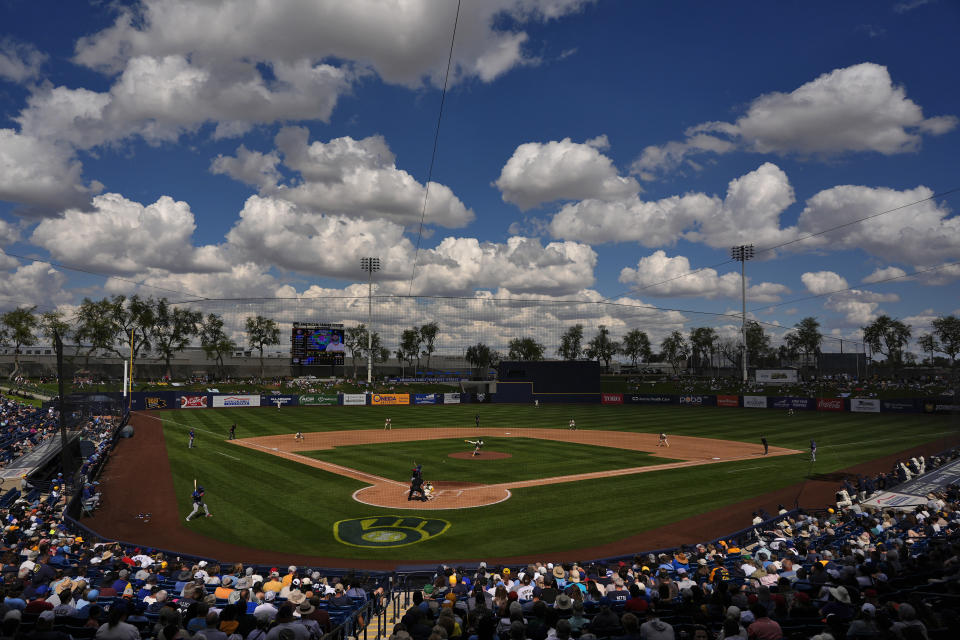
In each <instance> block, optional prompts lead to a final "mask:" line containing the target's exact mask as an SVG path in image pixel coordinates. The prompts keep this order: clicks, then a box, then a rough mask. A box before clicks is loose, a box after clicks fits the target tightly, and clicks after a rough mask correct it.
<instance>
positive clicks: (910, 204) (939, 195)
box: [757, 187, 960, 253]
mask: <svg viewBox="0 0 960 640" xmlns="http://www.w3.org/2000/svg"><path fill="white" fill-rule="evenodd" d="M958 191H960V187H955V188H953V189H948V190H947V191H941V192H940V193H935V194H933V195H931V196H929V197H926V198H921V199H920V200H914V201H913V202H908V203H907V204H902V205H900V206H899V207H894V208H892V209H887V210H886V211H880V212H879V213H871V214H870V215H868V216H864V217H862V218H857V219H856V220H851V221H850V222H844V223H843V224H838V225H836V226H833V227H830V228H828V229H823V230H822V231H817V232H815V233H808V234H806V235H804V236H800V237H799V238H794V239H793V240H788V241H786V242H781V243H780V244H776V245H773V246H772V247H766V248H764V249H757V253H760V252H762V251H775V250H776V249H779V248H780V247H785V246H787V245H790V244H794V243H797V242H803V241H804V240H808V239H809V238H813V237H816V236H822V235H824V234H825V233H830V232H831V231H836V230H837V229H843V228H845V227H850V226H853V225H855V224H860V223H861V222H864V221H866V220H872V219H873V218H879V217H880V216H884V215H887V214H888V213H893V212H894V211H900V210H901V209H906V208H908V207H913V206H915V205H918V204H921V203H923V202H927V201H929V200H933V199H934V198H943V197H945V196H948V195H950V194H953V193H957V192H958Z"/></svg>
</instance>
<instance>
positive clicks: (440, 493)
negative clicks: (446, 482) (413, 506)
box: [435, 489, 463, 498]
mask: <svg viewBox="0 0 960 640" xmlns="http://www.w3.org/2000/svg"><path fill="white" fill-rule="evenodd" d="M435 493H436V494H437V495H438V496H444V495H449V496H452V497H454V498H459V497H460V496H461V495H463V489H441V490H440V491H437V492H435Z"/></svg>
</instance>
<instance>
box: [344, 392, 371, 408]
mask: <svg viewBox="0 0 960 640" xmlns="http://www.w3.org/2000/svg"><path fill="white" fill-rule="evenodd" d="M343 404H344V406H346V407H361V406H363V405H365V404H367V394H365V393H345V394H343Z"/></svg>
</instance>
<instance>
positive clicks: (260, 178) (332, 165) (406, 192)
mask: <svg viewBox="0 0 960 640" xmlns="http://www.w3.org/2000/svg"><path fill="white" fill-rule="evenodd" d="M275 141H276V145H277V149H276V151H272V152H270V153H267V154H263V153H259V152H252V151H249V150H248V149H246V148H245V147H240V149H238V150H237V155H236V156H234V157H231V156H220V157H218V158H217V159H215V160H214V162H213V164H212V166H211V170H212V171H213V172H214V173H223V174H226V175H229V176H231V177H233V178H235V179H237V180H241V181H243V182H246V183H248V184H255V185H256V186H257V187H258V188H259V191H260V194H261V195H263V196H269V197H272V198H277V199H283V200H287V201H289V202H291V203H294V204H297V205H300V206H303V207H305V208H308V209H311V210H315V211H319V212H323V213H325V214H331V215H342V216H348V217H360V218H367V219H381V220H389V221H391V222H396V223H399V224H402V225H407V226H412V225H415V224H418V223H419V222H420V214H421V211H423V203H424V195H425V190H426V186H425V185H423V184H421V183H419V182H417V181H416V179H414V177H413V176H412V175H410V173H408V172H407V171H405V170H403V169H400V168H398V167H397V166H396V159H395V157H394V154H393V152H392V151H390V148H389V146H388V145H387V142H386V140H384V139H383V137H382V136H370V137H368V138H363V139H361V140H355V139H354V138H350V137H342V138H335V139H333V140H330V141H329V142H321V141H314V142H310V141H309V132H308V131H307V130H306V129H305V128H302V127H285V128H283V129H281V130H280V132H279V133H278V134H277V136H276V140H275ZM281 157H282V161H281V160H280V158H281ZM278 162H281V163H282V166H283V167H285V168H286V169H289V170H290V171H292V172H295V173H296V174H298V175H299V178H298V179H294V180H293V181H290V182H279V181H278V180H279V177H280V176H279V173H278V170H277V164H278ZM473 217H474V214H473V211H472V210H470V209H468V208H467V207H466V206H465V205H464V204H463V202H461V201H460V199H459V198H457V197H456V195H454V193H453V191H451V190H450V188H449V187H447V186H445V185H442V184H439V183H436V182H432V183H430V193H429V197H428V198H427V208H426V212H425V214H424V222H425V223H426V224H435V225H440V226H444V227H462V226H465V225H466V224H468V223H469V222H471V221H472V220H473Z"/></svg>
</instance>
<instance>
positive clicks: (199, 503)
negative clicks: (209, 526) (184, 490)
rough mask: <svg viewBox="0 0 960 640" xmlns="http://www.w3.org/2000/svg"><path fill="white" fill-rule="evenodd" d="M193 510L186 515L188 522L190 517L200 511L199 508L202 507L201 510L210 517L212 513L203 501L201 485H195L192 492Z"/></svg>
mask: <svg viewBox="0 0 960 640" xmlns="http://www.w3.org/2000/svg"><path fill="white" fill-rule="evenodd" d="M192 498H193V511H191V512H190V515H188V516H187V522H190V518H192V517H193V516H195V515H197V514H198V513H200V510H201V509H203V512H204V513H205V514H206V516H207V517H208V518H212V517H213V514H212V513H210V509H207V504H206V503H205V502H204V501H203V487H197V488H196V490H195V491H194V492H193V496H192Z"/></svg>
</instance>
